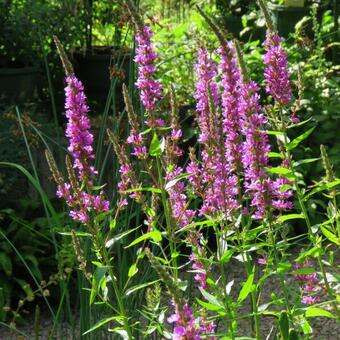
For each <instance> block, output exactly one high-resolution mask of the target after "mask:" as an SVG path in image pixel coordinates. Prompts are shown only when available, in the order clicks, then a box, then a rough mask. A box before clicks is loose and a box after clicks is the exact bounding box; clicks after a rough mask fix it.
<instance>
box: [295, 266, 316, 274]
mask: <svg viewBox="0 0 340 340" xmlns="http://www.w3.org/2000/svg"><path fill="white" fill-rule="evenodd" d="M313 273H315V269H314V268H300V269H296V270H294V271H292V272H291V274H293V275H308V274H313Z"/></svg>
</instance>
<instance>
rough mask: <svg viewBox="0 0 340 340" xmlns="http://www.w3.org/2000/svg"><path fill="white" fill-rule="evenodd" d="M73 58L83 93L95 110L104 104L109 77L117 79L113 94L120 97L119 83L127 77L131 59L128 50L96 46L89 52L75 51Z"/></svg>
mask: <svg viewBox="0 0 340 340" xmlns="http://www.w3.org/2000/svg"><path fill="white" fill-rule="evenodd" d="M73 58H74V66H75V73H76V75H77V76H78V77H79V79H80V80H81V81H82V82H83V84H84V87H85V93H86V94H87V97H88V99H89V102H90V103H91V104H92V108H94V109H95V111H97V112H100V111H102V109H103V107H104V106H105V101H106V98H107V96H108V93H109V90H110V85H111V79H117V82H116V86H115V94H117V95H118V98H119V97H121V85H122V83H123V82H124V81H127V79H128V76H129V65H130V63H131V61H132V52H131V51H130V50H113V49H111V48H109V47H100V48H97V47H96V48H93V49H92V51H91V52H86V53H82V52H80V51H77V52H75V53H74V54H73ZM113 82H114V80H113Z"/></svg>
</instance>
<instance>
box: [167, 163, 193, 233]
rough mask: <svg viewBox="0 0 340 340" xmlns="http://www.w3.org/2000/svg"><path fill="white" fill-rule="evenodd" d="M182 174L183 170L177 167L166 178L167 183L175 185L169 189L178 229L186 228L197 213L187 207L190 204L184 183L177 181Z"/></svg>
mask: <svg viewBox="0 0 340 340" xmlns="http://www.w3.org/2000/svg"><path fill="white" fill-rule="evenodd" d="M182 173H183V170H182V168H181V167H175V168H174V169H173V170H172V171H169V172H168V173H167V176H166V181H167V183H170V182H171V181H173V185H171V186H170V187H169V189H168V193H169V198H170V205H171V210H172V216H173V218H174V221H175V223H176V225H177V226H178V227H184V226H186V225H187V224H189V223H190V222H191V221H192V219H193V217H194V215H195V212H194V211H193V210H190V209H188V207H187V204H188V203H187V196H186V194H185V184H184V182H183V181H180V180H176V177H178V176H179V175H181V174H182Z"/></svg>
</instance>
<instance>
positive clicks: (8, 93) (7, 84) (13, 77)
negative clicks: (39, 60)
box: [0, 66, 40, 104]
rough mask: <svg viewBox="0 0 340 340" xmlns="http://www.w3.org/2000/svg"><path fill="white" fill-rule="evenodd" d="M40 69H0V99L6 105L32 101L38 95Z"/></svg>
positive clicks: (27, 67) (28, 67)
mask: <svg viewBox="0 0 340 340" xmlns="http://www.w3.org/2000/svg"><path fill="white" fill-rule="evenodd" d="M39 81H40V68H39V67H37V66H25V67H18V68H7V67H3V68H0V97H1V98H3V100H4V101H5V102H7V103H11V104H14V103H15V104H16V103H24V102H28V101H32V100H34V99H35V98H36V96H37V95H38V87H39Z"/></svg>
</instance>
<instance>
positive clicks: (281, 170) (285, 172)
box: [265, 167, 292, 175]
mask: <svg viewBox="0 0 340 340" xmlns="http://www.w3.org/2000/svg"><path fill="white" fill-rule="evenodd" d="M265 170H266V171H267V172H268V173H270V174H278V175H291V174H292V170H290V169H288V168H285V167H273V168H265Z"/></svg>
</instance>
